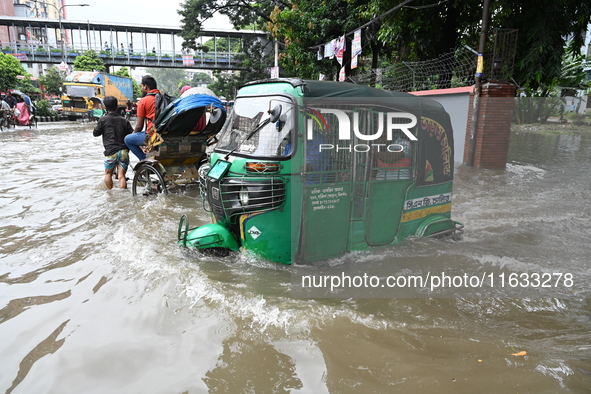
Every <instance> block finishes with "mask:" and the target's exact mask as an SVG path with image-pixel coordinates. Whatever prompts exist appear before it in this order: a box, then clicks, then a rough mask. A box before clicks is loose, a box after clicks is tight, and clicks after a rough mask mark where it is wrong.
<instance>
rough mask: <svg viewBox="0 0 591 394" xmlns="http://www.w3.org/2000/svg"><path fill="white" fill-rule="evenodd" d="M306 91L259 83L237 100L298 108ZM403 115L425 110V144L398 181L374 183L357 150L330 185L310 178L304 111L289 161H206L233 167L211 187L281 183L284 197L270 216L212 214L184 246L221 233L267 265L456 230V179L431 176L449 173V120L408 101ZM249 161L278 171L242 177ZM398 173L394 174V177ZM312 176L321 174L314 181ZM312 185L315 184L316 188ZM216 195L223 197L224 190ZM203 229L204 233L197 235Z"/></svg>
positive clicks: (368, 161)
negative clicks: (279, 100) (276, 99)
mask: <svg viewBox="0 0 591 394" xmlns="http://www.w3.org/2000/svg"><path fill="white" fill-rule="evenodd" d="M310 85H311V86H313V87H316V86H320V87H321V88H323V89H324V90H323V91H322V90H321V91H320V93H318V94H322V95H329V94H330V91H331V89H334V88H335V87H340V88H341V89H342V86H345V88H346V87H347V86H348V85H349V84H340V85H338V84H337V85H335V84H333V83H330V84H328V85H324V84H319V85H318V84H317V82H314V83H310ZM329 85H330V86H329ZM346 85H347V86H346ZM351 89H352V92H351V93H345V94H350V95H351V97H354V95H355V94H358V93H359V92H360V91H361V92H362V93H363V90H360V88H359V87H356V86H353V87H352V88H351ZM305 90H306V89H305V86H301V85H298V84H297V83H296V84H292V83H289V82H282V81H262V82H261V83H259V84H251V85H247V86H245V87H243V88H242V89H241V90H240V92H239V95H238V97H237V100H239V99H240V97H254V98H258V97H265V96H266V95H280V96H282V97H285V98H286V100H289V97H291V100H292V102H294V103H297V104H298V105H303V97H304V96H305V95H306V92H305ZM367 94H368V96H371V94H377V95H378V96H380V95H381V94H382V93H379V92H378V93H375V92H374V90H370V91H369V93H367ZM384 95H385V97H386V98H387V99H388V100H394V101H396V100H402V99H403V98H405V97H406V96H404V94H400V95H401V96H395V98H392V97H391V96H388V93H386V94H384ZM401 102H403V101H401ZM406 108H412V110H413V111H415V110H416V111H419V110H420V109H421V108H422V110H423V111H425V112H424V113H421V112H417V113H418V115H417V117H420V123H419V124H418V125H417V131H415V133H416V134H417V135H419V136H421V138H422V140H419V141H418V142H417V144H415V145H413V148H412V152H413V158H412V162H411V165H410V166H408V167H407V169H406V171H408V173H409V174H412V175H413V176H408V175H407V176H406V179H403V176H400V175H397V176H396V179H389V177H388V176H383V177H382V178H378V177H377V176H376V171H378V170H379V169H378V167H377V166H376V164H375V162H374V161H372V157H373V156H372V155H364V153H363V152H361V153H359V151H355V152H352V151H351V155H350V158H347V157H346V155H345V156H344V157H345V158H344V159H342V157H341V158H340V160H341V161H340V162H339V163H345V166H344V167H343V168H337V169H336V170H335V168H332V171H333V175H332V176H333V177H332V178H330V179H328V178H318V177H323V176H324V175H322V174H323V173H322V172H306V171H309V170H308V169H305V166H304V163H306V160H307V158H306V157H305V154H306V149H307V148H306V146H307V145H306V144H307V141H308V140H307V139H306V132H305V129H304V126H303V125H304V123H305V122H304V115H303V114H302V112H303V111H299V112H296V113H297V114H298V118H297V121H296V123H295V124H296V126H297V133H296V134H295V135H294V136H292V141H294V144H295V146H294V147H293V148H292V149H293V150H292V152H291V157H277V158H276V159H272V158H266V157H250V156H249V155H247V154H246V155H245V154H235V153H230V154H229V153H227V152H223V151H214V152H213V153H212V154H211V155H210V165H211V166H214V165H215V163H216V162H217V161H218V160H225V161H229V162H231V165H230V167H229V169H228V171H227V173H226V174H225V175H224V177H223V179H222V180H220V181H219V182H220V183H216V185H219V186H216V187H219V188H220V189H223V186H224V185H223V184H222V183H223V182H226V185H227V184H238V186H237V187H238V188H240V187H242V186H240V185H244V187H248V186H249V185H252V182H253V181H255V180H258V181H260V182H266V181H274V180H279V181H281V182H282V183H281V184H282V185H284V190H285V193H286V196H287V197H286V198H285V200H284V201H283V202H282V203H281V205H280V206H276V207H273V208H272V209H266V210H261V211H257V210H256V209H255V210H250V211H248V210H247V211H245V212H244V213H240V212H239V213H236V212H235V211H232V212H230V211H227V212H226V211H224V212H226V213H224V214H221V213H220V212H218V213H217V219H216V215H212V217H214V221H216V222H217V223H216V225H213V227H212V225H207V226H209V227H206V226H202V227H200V228H198V229H197V230H194V231H193V232H191V233H190V235H189V237H188V238H187V243H188V244H191V242H192V240H193V239H203V237H204V235H205V236H210V234H211V233H212V232H219V233H220V241H219V242H221V243H225V244H227V245H228V248H229V249H232V250H235V249H237V248H240V247H241V248H245V249H247V250H250V251H253V252H254V253H256V254H257V255H260V256H261V257H263V258H266V259H268V260H271V261H274V262H279V263H284V264H290V263H291V262H294V261H296V260H297V261H299V262H303V263H305V262H313V261H318V260H322V259H327V258H334V257H338V256H342V255H343V254H345V253H347V252H350V251H355V250H365V249H368V248H369V247H371V246H378V245H387V244H395V243H398V242H400V241H401V240H403V239H405V238H408V237H412V236H430V235H433V234H436V233H440V232H446V231H454V230H455V228H456V225H457V224H458V223H457V222H454V221H452V220H451V191H452V175H453V172H452V173H449V170H448V175H447V178H445V177H442V176H440V177H439V178H438V179H435V181H433V177H432V175H431V174H433V173H434V172H435V171H439V173H441V171H444V170H446V168H444V167H445V166H446V165H448V168H449V158H450V157H451V160H452V161H451V163H453V152H451V154H450V155H447V149H449V148H448V145H452V146H453V144H451V143H449V141H452V142H453V140H452V138H453V137H452V136H451V135H449V133H450V132H451V125H450V123H449V118H448V117H447V118H446V116H447V114H446V113H445V111H443V110H442V109H441V108H438V107H437V105H435V104H432V103H431V102H430V101H427V102H423V101H421V100H415V98H412V102H411V104H410V106H407V107H406ZM429 111H430V112H429ZM370 123H371V121H370ZM368 127H370V126H368ZM278 130H280V129H279V128H278ZM369 130H371V129H369ZM446 133H447V135H446ZM448 137H449V141H448ZM414 152H416V153H414ZM441 152H443V153H441ZM331 155H332V156H331V157H332V159H335V157H337V156H338V151H337V152H336V153H332V152H331ZM439 156H441V157H442V158H443V159H442V160H443V161H442V162H441V163H437V162H435V161H436V160H437V158H438V157H439ZM339 157H340V156H339ZM252 161H255V162H259V163H264V162H279V163H280V166H279V170H278V172H276V173H273V174H265V173H262V174H260V173H259V174H252V173H249V172H247V171H246V164H247V163H248V162H252ZM347 163H348V164H347ZM347 166H348V167H347ZM333 167H334V165H333ZM339 171H340V172H339ZM394 171H396V170H394ZM402 171H403V170H398V173H401V172H402ZM451 171H453V167H452V168H451ZM419 173H420V174H425V175H424V179H422V178H423V177H417V175H416V174H419ZM311 174H312V175H311ZM314 174H320V175H316V176H317V178H313V177H314ZM428 174H429V176H430V178H428ZM314 179H316V180H317V181H316V182H315V181H313V180H314ZM232 182H233V183H232ZM241 182H242V183H241ZM249 182H250V183H249ZM234 190H238V189H234ZM240 190H242V189H240ZM249 190H250V189H249ZM282 190H283V189H282ZM218 193H222V194H223V191H222V192H220V191H218ZM234 193H235V194H236V193H237V192H236V191H234ZM248 193H250V191H249V192H248ZM249 195H250V194H249ZM210 202H211V201H210ZM246 205H248V204H246ZM246 208H247V207H246ZM246 208H245V209H246ZM224 209H226V208H224ZM203 227H206V228H205V229H204V230H201V231H199V230H200V229H201V228H203ZM199 237H201V238H199ZM222 240H223V241H222ZM232 240H233V241H234V242H236V244H233V243H232ZM193 244H195V245H194V246H195V247H198V248H200V247H204V246H203V244H204V242H203V241H199V242H193Z"/></svg>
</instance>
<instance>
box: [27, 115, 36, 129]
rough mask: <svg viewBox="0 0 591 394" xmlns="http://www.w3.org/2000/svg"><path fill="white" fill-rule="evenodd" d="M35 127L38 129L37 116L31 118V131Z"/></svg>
mask: <svg viewBox="0 0 591 394" xmlns="http://www.w3.org/2000/svg"><path fill="white" fill-rule="evenodd" d="M33 127H35V128H37V117H36V116H35V115H33V116H31V118H30V119H29V129H31V128H33Z"/></svg>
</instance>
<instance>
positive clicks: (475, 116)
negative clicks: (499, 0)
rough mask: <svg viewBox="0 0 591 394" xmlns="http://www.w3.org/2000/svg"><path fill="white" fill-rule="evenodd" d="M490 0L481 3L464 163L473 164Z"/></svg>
mask: <svg viewBox="0 0 591 394" xmlns="http://www.w3.org/2000/svg"><path fill="white" fill-rule="evenodd" d="M489 8H490V0H484V3H483V5H482V30H481V31H480V43H479V44H478V64H477V66H476V78H475V81H474V100H473V103H472V119H471V124H470V144H469V145H468V160H467V161H466V165H468V166H470V167H472V166H473V165H474V152H475V150H476V134H477V130H478V116H479V112H480V96H481V95H482V71H483V66H484V57H483V54H484V50H485V47H486V36H487V32H488V23H489V19H490V10H489Z"/></svg>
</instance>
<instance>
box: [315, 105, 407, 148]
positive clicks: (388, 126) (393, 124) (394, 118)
mask: <svg viewBox="0 0 591 394" xmlns="http://www.w3.org/2000/svg"><path fill="white" fill-rule="evenodd" d="M320 112H321V113H322V114H333V115H335V116H336V119H337V121H338V125H339V127H338V130H339V134H338V136H339V140H343V141H350V140H351V137H352V133H351V130H353V134H354V135H355V137H357V139H359V140H362V141H368V142H367V143H365V144H355V145H347V146H340V145H339V144H319V151H323V150H336V151H340V150H347V151H349V152H351V151H355V152H368V151H369V150H372V149H373V150H376V151H377V152H392V153H394V152H402V151H403V150H404V147H403V146H402V145H401V144H399V143H392V141H393V135H394V134H393V132H394V130H400V131H402V132H403V133H404V135H406V137H407V138H408V139H409V140H410V141H416V140H417V137H415V136H414V135H413V134H412V133H411V132H410V130H409V129H411V128H413V127H414V126H416V124H417V117H416V116H415V115H413V114H411V113H408V112H387V113H383V112H376V115H377V119H378V129H377V131H376V132H375V133H374V134H366V133H361V131H360V130H359V113H358V112H353V122H351V119H350V118H349V115H348V114H347V113H346V112H345V111H342V110H339V109H327V108H322V109H320ZM403 119H407V120H409V122H407V123H400V121H401V120H403ZM384 123H385V124H384ZM351 126H353V127H351ZM313 129H314V121H313V120H312V119H308V121H307V130H308V131H307V138H308V140H312V139H313V138H314V132H313ZM384 132H385V136H384ZM384 137H385V138H384ZM369 141H374V142H372V143H369Z"/></svg>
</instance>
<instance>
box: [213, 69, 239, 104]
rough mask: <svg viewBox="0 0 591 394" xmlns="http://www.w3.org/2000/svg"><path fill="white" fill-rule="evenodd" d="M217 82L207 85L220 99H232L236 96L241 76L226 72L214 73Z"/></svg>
mask: <svg viewBox="0 0 591 394" xmlns="http://www.w3.org/2000/svg"><path fill="white" fill-rule="evenodd" d="M213 76H214V77H215V79H216V80H215V82H214V83H212V84H209V85H207V87H208V88H209V89H211V90H212V91H213V92H214V93H215V94H216V95H217V96H218V97H222V96H223V97H225V98H227V99H230V98H232V97H234V96H235V95H236V91H237V87H238V85H239V84H240V82H239V81H240V76H239V75H236V74H234V73H231V72H230V73H229V72H226V71H214V72H213Z"/></svg>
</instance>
